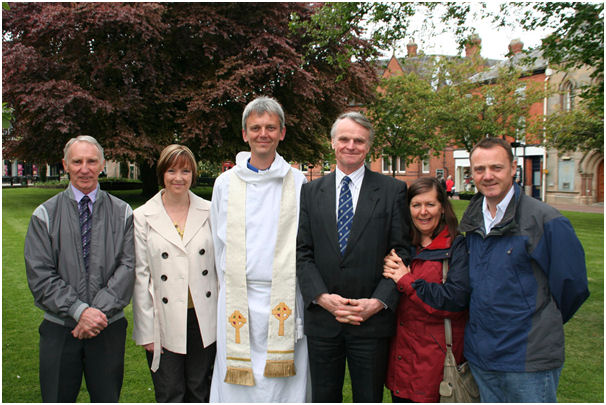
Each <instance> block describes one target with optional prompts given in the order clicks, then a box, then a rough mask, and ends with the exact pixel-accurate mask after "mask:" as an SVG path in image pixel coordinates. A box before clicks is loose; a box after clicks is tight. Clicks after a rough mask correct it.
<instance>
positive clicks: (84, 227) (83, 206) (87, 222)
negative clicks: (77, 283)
mask: <svg viewBox="0 0 606 405" xmlns="http://www.w3.org/2000/svg"><path fill="white" fill-rule="evenodd" d="M89 202H90V198H89V197H88V196H87V195H85V196H84V197H82V199H81V200H80V203H79V205H78V210H79V211H80V236H81V237H82V257H83V258H84V267H85V269H86V271H88V256H89V253H90V235H91V230H92V225H93V216H92V214H91V212H90V209H89V208H88V203H89Z"/></svg>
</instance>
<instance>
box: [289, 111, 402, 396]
mask: <svg viewBox="0 0 606 405" xmlns="http://www.w3.org/2000/svg"><path fill="white" fill-rule="evenodd" d="M372 138H373V129H372V124H371V123H370V122H369V121H368V120H367V119H366V118H365V117H364V116H363V115H362V114H360V113H357V112H348V113H344V114H342V115H341V116H339V117H338V118H337V120H336V121H335V123H334V124H333V126H332V129H331V139H332V148H333V149H334V151H335V156H336V160H337V168H336V170H335V171H334V172H333V173H331V174H329V175H327V176H324V177H322V178H320V179H317V180H315V181H313V182H311V183H308V184H305V185H303V188H302V189H301V207H300V218H299V233H298V236H297V277H298V279H299V283H300V286H301V291H302V293H303V298H304V301H305V334H306V335H307V339H308V340H307V343H308V350H309V360H310V370H311V381H312V400H313V402H342V390H343V379H344V375H345V360H347V364H348V367H349V374H350V376H351V385H352V390H353V400H354V402H381V401H382V399H383V383H384V381H385V372H386V365H387V356H388V351H389V338H390V337H391V336H392V335H393V334H394V331H395V313H394V311H395V309H396V307H397V303H398V298H399V294H398V292H397V290H396V287H395V284H394V283H393V282H390V280H387V279H384V278H383V276H382V272H383V258H384V257H385V255H386V254H388V253H389V251H390V250H391V249H392V248H393V249H395V250H396V252H397V253H398V254H399V255H400V257H402V259H404V261H405V262H407V263H408V262H409V252H408V249H409V246H410V242H409V236H408V232H409V223H410V221H409V214H408V204H407V200H406V183H404V182H402V181H398V180H395V179H393V178H391V177H388V176H384V175H382V174H378V173H375V172H373V171H371V170H369V169H367V168H366V167H365V166H364V161H365V159H366V156H367V154H368V152H369V150H370V145H371V144H372Z"/></svg>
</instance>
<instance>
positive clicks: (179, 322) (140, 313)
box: [133, 191, 217, 354]
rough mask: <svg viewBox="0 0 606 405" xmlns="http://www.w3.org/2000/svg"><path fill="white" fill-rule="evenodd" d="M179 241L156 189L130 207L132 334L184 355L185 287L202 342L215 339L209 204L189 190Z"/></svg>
mask: <svg viewBox="0 0 606 405" xmlns="http://www.w3.org/2000/svg"><path fill="white" fill-rule="evenodd" d="M189 201H190V205H189V211H188V214H187V221H186V223H185V232H184V234H183V239H181V237H180V236H179V234H178V232H177V230H176V229H175V226H174V224H173V222H172V221H171V219H170V217H169V216H168V214H167V213H166V210H165V209H164V206H163V204H162V191H160V192H158V193H157V194H156V195H155V196H154V197H153V198H152V199H150V200H149V201H148V202H147V203H146V204H145V205H143V206H141V207H139V208H137V209H136V210H135V211H134V218H135V221H134V222H135V251H136V267H135V270H136V279H135V291H134V294H133V320H134V325H133V338H134V339H135V342H136V343H137V344H138V345H144V344H148V343H157V341H158V340H159V343H160V344H161V346H162V347H163V348H166V349H167V350H170V351H171V352H175V353H181V354H184V353H186V351H187V350H186V340H187V334H186V331H187V300H188V295H187V291H188V285H189V289H190V291H191V296H192V300H193V303H194V308H195V310H196V316H197V318H198V324H199V326H200V332H201V334H202V341H203V343H204V347H208V346H209V345H210V344H212V343H213V342H215V340H216V329H217V276H216V272H215V263H214V254H213V245H212V236H211V232H210V221H209V218H208V217H209V213H210V202H209V201H206V200H204V199H202V198H200V197H198V196H196V195H195V194H193V193H192V192H191V191H190V192H189Z"/></svg>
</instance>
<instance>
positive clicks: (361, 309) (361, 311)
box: [349, 298, 385, 325]
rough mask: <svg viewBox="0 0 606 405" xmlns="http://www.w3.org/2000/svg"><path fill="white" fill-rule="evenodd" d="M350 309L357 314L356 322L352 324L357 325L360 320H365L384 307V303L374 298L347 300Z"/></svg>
mask: <svg viewBox="0 0 606 405" xmlns="http://www.w3.org/2000/svg"><path fill="white" fill-rule="evenodd" d="M349 303H350V307H351V308H352V309H351V311H352V312H353V313H355V314H357V318H358V320H357V322H358V323H356V324H354V325H359V324H360V322H364V321H367V320H368V319H369V318H370V317H371V316H373V315H374V314H376V313H377V312H379V311H381V310H382V309H384V308H385V305H383V303H382V302H381V301H379V300H378V299H376V298H360V299H357V300H354V299H350V300H349Z"/></svg>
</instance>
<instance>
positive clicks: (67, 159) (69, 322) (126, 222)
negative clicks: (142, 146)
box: [25, 135, 135, 402]
mask: <svg viewBox="0 0 606 405" xmlns="http://www.w3.org/2000/svg"><path fill="white" fill-rule="evenodd" d="M104 164H105V160H104V158H103V148H102V147H101V145H99V143H98V142H97V141H96V140H95V138H93V137H90V136H87V135H81V136H78V137H76V138H72V139H70V140H69V141H68V142H67V144H66V145H65V149H64V158H63V166H64V168H65V171H66V172H67V173H68V174H69V176H70V184H69V186H68V187H67V189H66V190H65V191H63V192H61V193H59V194H57V195H56V196H54V197H52V198H50V199H49V200H47V201H46V202H44V203H43V204H41V205H40V206H39V207H38V208H36V210H35V211H34V213H33V215H32V218H31V221H30V224H29V228H28V231H27V235H26V238H25V267H26V271H27V281H28V284H29V287H30V289H31V291H32V294H33V296H34V301H35V304H36V306H38V307H39V308H41V309H42V310H43V311H45V313H44V320H43V321H42V324H41V325H40V329H39V331H40V388H41V392H42V400H43V401H44V402H75V401H76V398H77V396H78V392H79V390H80V385H81V383H82V374H83V373H84V376H85V379H86V386H87V388H88V392H89V394H90V399H91V401H92V402H118V399H119V397H120V390H121V388H122V380H123V375H124V344H125V339H126V325H127V322H126V319H125V318H124V312H123V308H124V307H125V306H126V305H128V303H129V302H130V299H131V296H132V291H133V283H134V264H135V257H134V242H133V217H132V210H131V208H130V207H129V205H128V204H126V203H125V202H124V201H122V200H119V199H118V198H115V197H113V196H112V195H110V194H108V193H106V192H104V191H102V190H100V188H99V181H98V177H99V173H101V171H102V170H103V166H104Z"/></svg>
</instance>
